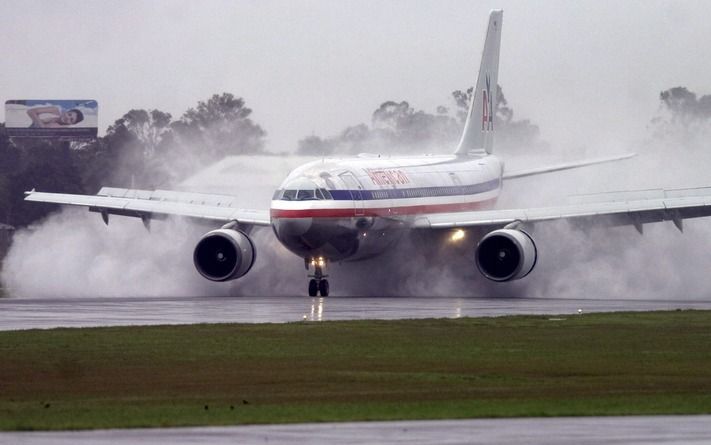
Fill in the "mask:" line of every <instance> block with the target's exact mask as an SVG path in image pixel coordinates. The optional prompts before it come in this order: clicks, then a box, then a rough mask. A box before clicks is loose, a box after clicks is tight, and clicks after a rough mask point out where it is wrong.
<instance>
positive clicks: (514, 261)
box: [476, 229, 538, 281]
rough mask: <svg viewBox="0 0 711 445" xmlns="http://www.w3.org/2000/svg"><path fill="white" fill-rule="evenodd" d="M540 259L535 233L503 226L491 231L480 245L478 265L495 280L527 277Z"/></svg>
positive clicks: (487, 276) (477, 257) (477, 253)
mask: <svg viewBox="0 0 711 445" xmlns="http://www.w3.org/2000/svg"><path fill="white" fill-rule="evenodd" d="M537 258H538V251H537V249H536V243H534V242H533V238H531V236H530V235H529V234H528V233H526V232H524V231H522V230H516V229H499V230H494V231H493V232H490V233H488V234H487V235H486V236H484V238H482V239H481V241H479V244H478V245H477V246H476V266H477V267H478V268H479V271H480V272H481V273H482V275H484V276H485V277H486V278H488V279H490V280H493V281H511V280H518V279H520V278H523V277H525V276H526V275H528V274H529V273H531V271H532V270H533V267H534V266H535V265H536V260H537Z"/></svg>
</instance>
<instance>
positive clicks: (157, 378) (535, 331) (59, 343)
mask: <svg viewBox="0 0 711 445" xmlns="http://www.w3.org/2000/svg"><path fill="white" fill-rule="evenodd" d="M561 318H562V319H561ZM561 318H556V317H539V316H523V317H500V318H481V319H473V318H469V319H457V320H452V319H438V320H403V321H347V322H322V323H306V322H305V323H291V324H260V325H239V324H234V325H227V324H220V325H191V326H154V327H130V328H127V327H121V328H91V329H53V330H31V331H14V332H0V360H1V361H0V429H4V430H35V429H77V428H107V427H145V426H178V425H221V424H243V423H282V422H314V421H345V420H391V419H442V418H470V417H491V416H558V415H566V416H568V415H613V414H682V413H685V414H691V413H710V412H711V312H708V311H676V312H653V313H616V314H589V315H582V316H568V317H561Z"/></svg>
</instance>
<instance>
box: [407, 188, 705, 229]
mask: <svg viewBox="0 0 711 445" xmlns="http://www.w3.org/2000/svg"><path fill="white" fill-rule="evenodd" d="M573 199H574V200H575V201H576V202H573V203H571V204H567V205H561V206H555V207H541V208H530V209H506V210H485V211H475V212H458V213H440V214H428V215H422V216H420V217H418V218H417V219H415V221H414V226H415V227H416V228H421V229H446V228H454V227H476V226H479V227H487V226H488V227H503V226H506V225H508V224H511V223H515V222H520V223H538V222H543V221H552V220H558V219H567V220H570V221H571V222H573V223H576V224H580V225H588V224H603V225H607V226H621V225H634V226H635V228H636V229H637V231H639V232H640V233H642V225H643V224H647V223H652V222H659V221H672V222H674V225H676V227H677V228H678V229H679V230H682V220H684V219H687V218H699V217H704V216H711V187H701V188H687V189H674V190H662V189H659V190H642V191H631V192H615V193H602V194H596V195H582V196H578V197H573Z"/></svg>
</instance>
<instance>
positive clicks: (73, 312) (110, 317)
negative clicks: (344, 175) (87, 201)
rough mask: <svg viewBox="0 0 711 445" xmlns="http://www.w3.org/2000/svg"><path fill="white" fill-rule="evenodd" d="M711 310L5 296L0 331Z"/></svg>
mask: <svg viewBox="0 0 711 445" xmlns="http://www.w3.org/2000/svg"><path fill="white" fill-rule="evenodd" d="M672 309H711V301H679V300H590V299H585V300H583V299H579V300H578V299H541V298H531V299H525V298H522V299H502V298H443V297H436V298H434V297H433V298H425V297H421V298H411V297H401V298H392V297H368V298H365V297H328V298H308V297H258V298H257V297H234V298H226V297H175V298H169V297H160V298H93V299H92V298H56V299H32V298H12V297H9V298H1V299H0V330H17V329H33V328H40V329H47V328H54V327H89V326H120V325H153V324H188V323H219V322H227V323H229V322H239V323H276V322H295V321H303V320H308V321H325V320H360V319H386V320H388V319H407V318H443V317H448V318H457V317H482V316H501V315H516V314H551V315H553V314H562V315H566V314H570V315H573V314H577V313H578V310H582V312H584V313H587V312H612V311H649V310H672Z"/></svg>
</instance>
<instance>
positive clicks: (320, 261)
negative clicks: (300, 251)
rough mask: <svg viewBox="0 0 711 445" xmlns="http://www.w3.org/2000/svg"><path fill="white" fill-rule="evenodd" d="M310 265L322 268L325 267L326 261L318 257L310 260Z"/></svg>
mask: <svg viewBox="0 0 711 445" xmlns="http://www.w3.org/2000/svg"><path fill="white" fill-rule="evenodd" d="M311 265H312V266H316V265H318V266H321V267H323V266H325V265H326V260H325V259H324V258H323V257H322V256H320V257H318V258H312V259H311Z"/></svg>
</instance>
